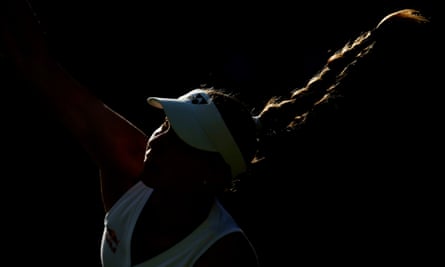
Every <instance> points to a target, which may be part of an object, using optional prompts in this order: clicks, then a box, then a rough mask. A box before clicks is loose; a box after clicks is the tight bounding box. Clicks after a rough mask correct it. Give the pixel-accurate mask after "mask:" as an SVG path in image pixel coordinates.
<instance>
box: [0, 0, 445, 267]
mask: <svg viewBox="0 0 445 267" xmlns="http://www.w3.org/2000/svg"><path fill="white" fill-rule="evenodd" d="M432 2H433V1H420V0H418V1H395V0H393V1H382V2H376V1H367V2H364V1H356V2H351V1H329V2H327V3H322V2H315V1H313V2H307V1H305V2H295V1H294V2H284V1H283V2H282V3H280V2H276V1H274V2H271V1H266V2H264V3H261V1H257V2H251V3H247V2H243V3H241V2H234V3H232V2H227V1H216V2H204V3H202V2H200V3H193V2H181V3H173V2H159V1H158V2H141V1H126V2H123V1H121V2H112V1H103V0H101V1H87V0H69V1H56V0H34V1H33V3H35V7H36V10H37V12H38V14H40V16H41V19H42V25H43V27H44V29H45V30H46V31H47V36H48V39H49V42H50V45H51V46H52V49H53V51H54V52H55V53H57V55H58V57H59V59H60V61H61V63H62V64H63V65H64V66H65V67H66V68H67V69H69V70H70V71H71V72H72V73H73V75H74V76H75V77H76V78H77V79H78V80H79V81H81V82H82V83H84V84H85V85H87V86H88V87H89V88H90V89H91V90H92V91H93V92H94V93H96V94H97V95H98V96H100V97H101V98H102V99H103V100H104V101H105V102H106V103H108V104H109V105H110V106H111V107H113V108H114V109H116V110H117V111H119V112H120V113H122V114H123V115H125V116H127V117H128V118H129V119H130V120H132V121H133V122H134V123H135V124H137V125H138V126H139V127H141V128H142V129H144V130H147V131H151V130H152V129H153V127H154V126H156V125H157V123H158V122H159V121H160V120H161V116H158V115H159V114H156V118H155V119H153V114H154V113H153V110H152V109H150V108H149V107H148V106H147V104H146V102H145V99H146V98H147V97H148V96H152V95H159V96H177V95H178V94H180V93H183V92H185V91H187V90H189V89H191V88H195V87H199V86H200V85H201V84H206V85H209V86H214V87H217V88H228V89H230V90H232V91H236V92H239V93H240V94H241V98H243V100H244V101H246V102H247V103H248V104H250V105H252V106H253V107H255V106H256V105H261V104H262V103H263V101H265V100H267V99H268V97H270V96H272V95H281V94H285V93H286V92H289V91H290V90H292V89H294V88H297V87H300V86H302V85H303V84H304V83H305V82H306V81H307V79H308V78H310V77H311V76H312V75H313V74H314V73H315V72H316V71H317V70H318V69H319V68H320V67H321V66H322V64H323V63H324V62H325V60H326V59H327V57H328V55H329V54H330V53H331V52H332V51H333V50H335V49H337V48H339V47H341V45H343V44H344V43H345V42H346V41H348V40H349V39H350V38H352V37H354V36H356V35H357V34H358V33H359V32H361V31H364V30H368V29H370V27H373V26H374V25H375V23H376V22H377V21H379V20H380V19H381V18H382V17H383V16H384V15H386V14H388V13H389V12H392V11H395V10H397V9H399V8H418V9H420V10H422V11H424V13H425V14H426V15H427V16H430V17H431V18H432V19H433V20H437V19H436V16H435V14H436V13H438V11H437V6H438V4H435V5H433V3H432ZM3 73H4V74H5V75H3V76H4V77H2V80H4V81H6V82H5V83H3V85H2V87H3V88H2V92H3V93H4V96H5V97H4V98H3V104H4V105H3V106H4V108H5V111H4V113H3V117H4V120H3V122H4V124H3V125H4V126H3V134H4V136H5V138H4V139H3V140H4V144H3V145H4V148H5V149H4V153H5V156H6V161H5V160H4V161H3V162H4V163H6V164H5V168H4V169H5V173H4V176H3V179H4V183H5V186H4V187H3V188H4V189H5V190H4V198H5V200H4V201H3V202H4V204H6V205H5V208H4V209H3V214H4V215H3V218H4V220H5V221H7V227H5V228H4V233H3V234H4V235H5V236H7V237H8V238H7V239H5V240H8V241H7V244H6V245H7V246H8V249H9V248H12V250H11V251H12V253H10V256H11V257H12V260H13V262H14V264H15V265H17V264H19V265H20V264H25V263H26V264H28V263H33V264H43V265H45V266H52V265H61V264H63V265H71V264H72V265H83V266H85V265H87V266H95V265H96V266H100V262H99V242H100V235H101V231H102V220H103V215H104V214H103V210H102V206H101V202H100V194H99V181H98V170H97V169H96V167H95V165H94V164H93V163H92V162H91V161H90V160H89V158H88V157H87V156H86V154H85V153H84V152H83V150H82V149H81V148H80V147H79V145H78V144H77V143H76V142H75V140H73V139H71V137H70V135H69V133H68V132H67V131H66V130H65V129H64V128H62V127H61V126H60V124H59V123H58V122H57V121H56V120H55V119H54V118H53V117H52V116H51V115H50V114H49V112H48V111H47V110H46V109H45V107H42V106H41V105H40V104H38V103H36V102H35V99H37V96H35V95H33V93H32V90H29V89H28V88H26V85H25V84H24V83H20V80H19V79H18V78H16V77H15V74H14V73H13V72H12V71H11V70H9V69H4V70H3ZM158 119H159V120H158ZM286 153H292V152H289V151H287V152H286ZM290 157H292V154H290ZM6 170H7V171H6ZM292 172H295V174H292ZM280 173H281V172H280ZM283 173H286V174H287V175H288V178H289V180H284V179H279V181H276V180H275V179H274V178H275V177H270V181H269V182H267V183H263V184H262V186H259V188H258V190H259V192H256V193H254V194H253V195H252V197H256V198H258V199H251V200H250V201H247V202H244V205H257V206H255V207H250V206H247V207H246V209H245V210H244V211H243V212H244V218H250V219H244V220H245V221H244V222H243V223H245V224H246V232H248V233H249V234H251V239H252V241H253V242H254V243H255V245H257V247H258V251H259V254H260V259H262V260H263V261H264V264H265V265H268V266H269V265H270V266H295V265H304V266H309V265H311V266H312V265H314V264H315V263H322V262H324V263H338V264H353V265H354V266H357V265H363V264H362V263H367V262H379V261H380V260H383V258H384V257H383V256H382V255H390V254H391V249H392V247H391V246H389V245H384V246H382V247H383V248H382V250H384V251H381V255H380V254H378V255H373V254H370V253H368V252H366V250H367V249H369V248H370V247H371V246H374V245H370V244H368V246H364V245H363V243H364V242H363V241H361V237H363V236H364V234H363V232H366V231H367V229H359V228H358V227H357V226H351V227H348V225H347V224H351V225H353V224H354V222H353V221H348V222H341V224H342V227H341V228H340V229H339V228H336V227H334V225H335V226H338V225H339V224H340V223H338V222H335V221H333V220H336V219H338V218H337V217H335V216H334V218H333V217H332V216H331V215H333V214H335V209H336V207H332V206H329V205H328V207H326V208H325V210H323V209H322V210H320V213H325V214H326V215H325V216H322V215H319V214H317V211H313V212H310V213H308V212H307V211H306V212H301V210H298V209H301V206H303V207H304V206H306V208H303V209H309V208H307V207H311V205H312V204H311V201H313V200H314V199H303V198H301V197H298V193H299V192H300V191H301V190H302V189H296V190H295V191H293V190H290V189H288V190H285V191H280V188H281V187H282V186H283V184H281V183H286V184H288V186H289V187H292V184H293V183H294V182H295V181H294V180H295V179H298V177H299V175H301V174H298V168H294V167H293V168H290V170H289V171H283ZM360 175H362V174H361V173H360V172H358V173H357V176H360ZM382 175H383V174H382ZM295 177H297V178H295ZM277 183H280V184H279V186H278V185H277ZM283 192H284V193H283ZM293 201H295V203H293ZM305 201H306V202H305ZM327 201H329V200H327ZM351 201H353V200H351ZM306 204H307V205H306ZM293 205H295V206H296V208H295V209H292V207H293ZM315 207H318V206H317V205H316V206H315ZM249 212H250V213H252V214H251V216H250V215H249ZM299 212H301V214H304V215H306V216H308V215H309V216H314V218H316V221H315V219H313V220H311V219H309V220H308V219H307V218H306V221H313V222H314V224H313V225H311V226H309V225H306V224H304V223H303V224H298V222H299V221H300V219H298V216H299V214H300V213H299ZM249 216H250V217H249ZM301 220H305V218H301ZM302 225H303V226H305V227H307V228H304V227H303V228H302V227H301V226H302ZM366 226H367V227H372V225H366ZM280 227H282V228H281V229H278V228H280ZM419 227H422V228H424V227H425V225H424V224H422V225H421V226H419ZM427 227H432V228H434V227H435V225H434V226H433V225H427ZM9 229H11V231H8V230H9ZM348 229H350V231H352V232H354V233H351V232H347V231H348ZM404 230H406V229H404ZM423 230H425V232H428V233H430V231H429V230H428V229H421V230H419V229H409V230H408V231H414V232H416V233H418V232H420V231H423ZM339 231H346V232H344V233H341V232H339ZM442 231H443V229H442ZM333 233H334V234H333ZM437 233H438V232H437ZM442 233H443V232H442ZM344 236H347V237H345V238H342V237H344ZM365 236H366V235H365ZM366 237H369V236H366ZM341 242H350V244H349V245H348V246H345V247H346V248H348V249H349V250H350V251H342V250H340V249H338V247H337V246H338V243H341ZM354 242H355V243H356V244H357V246H355V245H354ZM386 242H388V241H387V240H382V241H381V243H380V245H381V244H385V243H386ZM389 242H391V241H389ZM392 242H393V243H394V246H397V245H400V244H399V243H400V242H395V241H394V240H392ZM442 244H443V242H442ZM360 246H363V250H361V249H360V248H359V247H360ZM376 246H378V244H376ZM376 251H379V250H376ZM8 254H9V253H8ZM392 260H393V261H395V263H397V261H398V260H402V259H396V258H392ZM355 263H359V264H357V265H355Z"/></svg>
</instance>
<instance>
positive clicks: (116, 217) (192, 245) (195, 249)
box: [101, 181, 243, 267]
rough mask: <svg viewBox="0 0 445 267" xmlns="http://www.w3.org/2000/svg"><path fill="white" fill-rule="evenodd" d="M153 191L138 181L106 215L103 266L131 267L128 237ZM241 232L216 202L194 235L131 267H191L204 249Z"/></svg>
mask: <svg viewBox="0 0 445 267" xmlns="http://www.w3.org/2000/svg"><path fill="white" fill-rule="evenodd" d="M152 192H153V189H152V188H150V187H148V186H146V185H145V184H144V183H142V182H141V181H140V182H138V183H136V184H135V185H134V186H133V187H131V188H130V189H129V190H128V191H127V192H126V193H125V194H124V195H123V196H122V197H121V198H120V199H119V200H118V201H117V202H116V204H115V205H114V206H113V207H112V208H111V209H110V210H109V211H108V212H107V213H106V214H105V219H104V231H103V235H102V242H101V262H102V266H103V267H131V266H132V265H131V237H132V234H133V230H134V226H135V224H136V222H137V219H138V217H139V214H140V213H141V211H142V209H143V207H144V205H145V203H146V202H147V200H148V199H149V198H150V196H151V193H152ZM232 232H241V233H243V231H242V230H241V229H240V227H239V226H238V225H237V224H236V222H235V221H234V220H233V218H232V217H231V216H230V214H229V213H228V212H227V211H226V210H225V209H224V207H223V206H222V205H221V203H220V202H219V201H218V200H216V201H215V204H214V205H213V207H212V209H211V211H210V213H209V216H208V217H207V219H206V220H205V221H204V222H202V223H201V224H200V225H199V226H198V227H197V228H196V229H195V230H194V231H193V232H191V233H190V234H189V235H188V236H187V237H185V238H184V239H183V240H181V241H180V242H178V243H176V244H175V245H174V246H172V247H171V248H170V249H168V250H166V251H164V252H162V253H160V254H158V255H157V256H154V257H153V258H151V259H149V260H147V261H145V262H142V263H140V264H137V265H135V266H133V267H155V266H156V267H185V266H193V264H194V263H195V261H196V260H197V259H199V257H200V256H201V255H202V254H203V253H204V252H206V250H207V249H208V248H209V247H210V246H211V245H212V244H214V243H215V242H216V241H218V240H219V239H220V238H222V237H223V236H225V235H227V234H229V233H232Z"/></svg>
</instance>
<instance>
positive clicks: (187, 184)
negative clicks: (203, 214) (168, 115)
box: [143, 119, 227, 191]
mask: <svg viewBox="0 0 445 267" xmlns="http://www.w3.org/2000/svg"><path fill="white" fill-rule="evenodd" d="M215 154H216V153H214V152H206V151H202V150H199V149H196V148H193V147H191V146H189V145H188V144H186V143H185V142H184V141H182V140H181V138H180V137H179V136H178V135H177V134H176V133H175V132H174V130H173V129H172V127H171V125H170V123H169V121H168V119H166V120H165V121H164V123H162V124H161V126H160V127H158V128H157V129H156V130H155V131H153V133H152V135H151V136H150V139H149V140H148V143H147V149H146V152H145V159H144V160H145V164H144V165H145V167H144V173H143V177H144V178H143V179H144V182H146V183H147V185H148V186H151V187H153V188H156V187H163V188H170V189H176V190H181V191H184V190H189V191H197V190H198V191H202V190H208V188H209V187H210V186H212V185H213V186H212V187H214V186H221V184H224V181H227V177H226V178H221V176H222V175H221V170H219V169H218V168H219V167H217V166H218V165H217V164H215V158H216V155H215Z"/></svg>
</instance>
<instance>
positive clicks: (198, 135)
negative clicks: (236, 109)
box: [147, 89, 246, 177]
mask: <svg viewBox="0 0 445 267" xmlns="http://www.w3.org/2000/svg"><path fill="white" fill-rule="evenodd" d="M147 102H148V103H149V104H150V105H152V106H154V107H156V108H159V109H164V112H165V115H166V116H167V118H168V120H169V122H170V125H171V126H172V128H173V130H174V131H175V132H176V134H177V135H178V136H179V137H180V138H181V139H182V140H183V141H184V142H186V143H187V144H189V145H191V146H193V147H195V148H198V149H201V150H205V151H212V152H219V153H220V154H221V155H222V157H223V158H224V160H225V161H226V162H227V163H228V164H229V165H230V167H231V171H232V176H233V177H236V176H237V175H239V174H241V173H243V172H244V171H245V170H246V164H245V162H244V159H243V156H242V154H241V152H240V150H239V147H238V145H237V144H236V143H235V140H234V139H233V137H232V135H231V133H230V131H229V129H228V128H227V126H226V124H225V123H224V120H223V118H222V117H221V115H220V113H219V111H218V109H217V108H216V106H215V105H214V104H213V102H212V99H211V98H210V96H209V95H208V94H207V93H206V92H205V91H204V90H202V89H194V90H192V91H190V92H188V93H186V94H185V95H182V96H180V97H179V98H162V97H149V98H147Z"/></svg>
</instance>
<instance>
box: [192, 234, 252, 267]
mask: <svg viewBox="0 0 445 267" xmlns="http://www.w3.org/2000/svg"><path fill="white" fill-rule="evenodd" d="M203 266H213V267H218V266H243V267H249V266H251V267H258V266H259V262H258V255H257V253H256V250H255V248H254V247H253V246H252V244H251V242H250V241H249V239H248V238H247V237H246V235H245V234H244V233H243V232H233V233H230V234H228V235H226V236H224V237H222V238H221V239H219V240H218V241H217V242H215V244H213V245H212V246H211V247H210V248H209V249H208V250H207V251H206V252H205V253H204V254H203V255H202V256H201V257H200V258H199V259H198V260H197V261H196V263H195V267H203Z"/></svg>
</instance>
